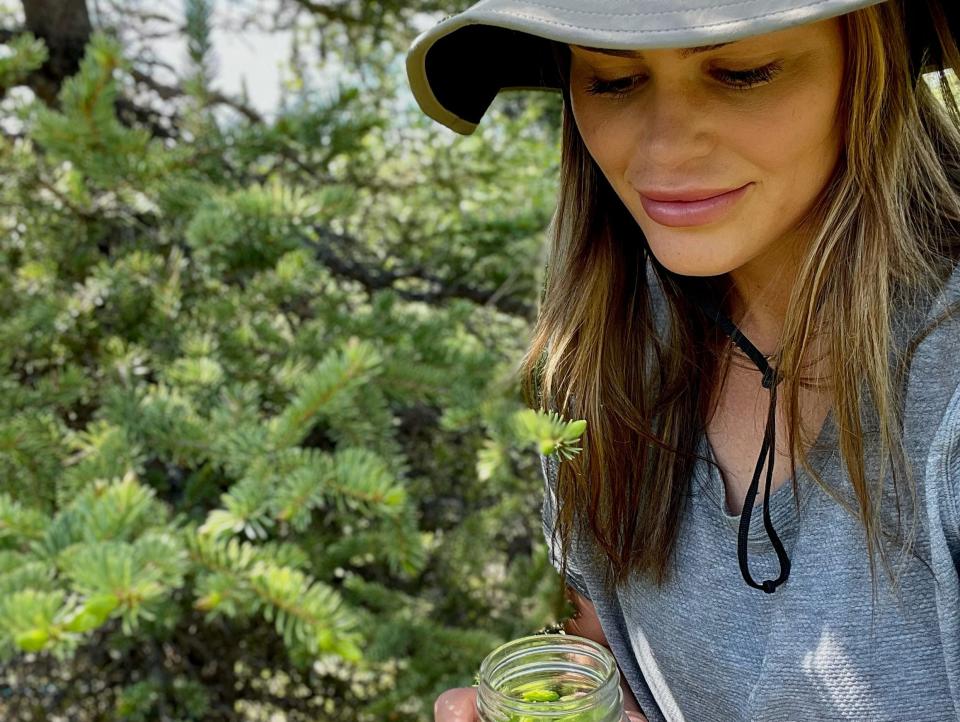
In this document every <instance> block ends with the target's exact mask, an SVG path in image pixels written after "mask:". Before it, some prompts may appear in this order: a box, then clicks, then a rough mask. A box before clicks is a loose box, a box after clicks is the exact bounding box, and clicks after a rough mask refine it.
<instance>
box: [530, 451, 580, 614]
mask: <svg viewBox="0 0 960 722" xmlns="http://www.w3.org/2000/svg"><path fill="white" fill-rule="evenodd" d="M557 463H558V462H557V459H556V457H555V456H552V455H551V456H546V455H544V454H540V468H541V469H542V471H543V482H544V483H543V506H542V507H541V518H542V521H543V536H544V539H545V540H546V542H547V554H548V556H549V558H550V563H551V564H553V566H554V568H556V570H557V571H558V572H559V571H560V538H559V535H558V536H557V540H556V543H555V545H554V544H551V536H552V534H553V526H554V523H555V521H556V515H557V512H556V509H557V500H556V493H555V488H556V483H557ZM575 547H576V540H575V539H572V540H571V544H570V550H569V559H568V560H567V577H566V580H565V581H566V583H567V584H569V585H570V586H571V587H573V588H574V589H576V590H577V591H578V592H580V594H582V595H583V596H585V597H586V598H587V599H592V598H591V596H590V590H589V589H588V588H587V583H586V580H585V579H584V577H583V573H582V572H581V570H580V566H579V563H578V561H577V557H576V554H575V553H574V551H575Z"/></svg>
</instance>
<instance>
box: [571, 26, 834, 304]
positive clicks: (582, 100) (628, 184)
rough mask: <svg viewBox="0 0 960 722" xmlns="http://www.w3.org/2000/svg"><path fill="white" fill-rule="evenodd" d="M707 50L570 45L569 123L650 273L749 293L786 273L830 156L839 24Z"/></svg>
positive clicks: (825, 175)
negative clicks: (655, 267) (702, 279)
mask: <svg viewBox="0 0 960 722" xmlns="http://www.w3.org/2000/svg"><path fill="white" fill-rule="evenodd" d="M707 48H708V49H700V50H699V52H692V51H691V50H681V49H657V50H645V51H642V54H639V55H637V57H616V56H611V55H606V54H601V53H599V52H595V51H589V50H586V49H584V48H580V47H578V46H571V67H570V97H571V105H572V110H573V113H574V117H575V118H576V122H577V126H578V128H579V130H580V133H581V135H582V137H583V140H584V142H585V143H586V146H587V148H588V150H589V152H590V153H591V155H592V156H593V158H594V160H595V161H596V163H597V165H598V166H599V168H600V170H601V171H602V172H603V174H604V176H606V178H607V180H608V182H609V183H610V184H611V186H612V187H613V189H614V191H616V193H617V195H618V196H619V197H620V198H621V200H622V201H623V203H624V204H625V205H626V207H627V208H628V209H629V211H630V212H631V213H632V214H633V217H634V218H635V219H636V220H637V223H638V224H639V225H640V228H641V229H642V230H643V232H644V235H645V236H646V238H647V241H648V243H649V245H650V249H651V251H652V252H653V254H654V255H655V256H656V257H657V259H658V260H659V261H660V262H661V263H662V264H663V265H664V266H666V267H667V268H668V269H669V270H671V271H673V272H675V273H679V274H683V275H688V276H716V275H720V274H723V273H732V275H733V277H734V279H735V280H736V281H737V282H738V283H737V285H738V286H744V285H746V286H747V287H753V288H755V289H757V290H759V289H761V288H763V287H764V286H766V284H767V283H768V282H769V280H770V279H769V275H770V274H775V273H777V271H778V269H783V268H784V263H786V264H788V267H789V263H790V262H791V259H793V260H796V256H795V255H792V254H791V250H792V251H793V252H794V253H795V252H796V251H797V250H798V248H799V246H800V244H801V243H802V240H803V239H802V238H801V235H802V232H801V231H800V230H798V229H797V225H798V223H799V222H800V221H801V219H802V217H803V216H804V214H805V213H806V212H807V211H808V210H809V209H810V208H811V206H812V205H813V204H814V202H815V200H816V198H817V196H818V194H819V193H820V191H821V190H822V189H823V187H824V185H825V184H826V183H827V181H828V179H829V177H830V175H831V172H832V171H833V169H834V167H835V165H836V162H837V159H838V157H839V153H840V149H841V143H842V125H841V123H840V122H839V120H838V117H837V114H838V113H837V111H838V103H839V100H840V94H841V84H842V79H843V72H844V40H843V31H842V25H841V22H840V20H839V19H838V18H831V19H829V20H824V21H820V22H815V23H810V24H807V25H803V26H799V27H796V28H790V29H787V30H782V31H778V32H774V33H768V34H765V35H757V36H754V37H750V38H745V39H743V40H739V41H734V42H732V43H729V44H725V45H724V46H723V47H717V46H707ZM591 90H593V91H599V94H594V93H591V92H590V91H591ZM618 92H619V93H622V97H616V95H615V94H616V93H618ZM740 188H742V190H740V191H737V192H736V193H732V194H730V195H727V196H725V197H722V198H715V199H713V200H712V201H706V202H700V203H695V202H683V200H684V199H687V200H689V199H690V198H691V197H692V198H703V197H705V196H711V195H714V194H717V193H721V192H723V191H731V190H733V189H740ZM678 194H679V196H680V198H679V202H678V198H677V196H678ZM781 280H782V279H781ZM741 290H747V289H746V288H742V289H741ZM745 297H746V296H745Z"/></svg>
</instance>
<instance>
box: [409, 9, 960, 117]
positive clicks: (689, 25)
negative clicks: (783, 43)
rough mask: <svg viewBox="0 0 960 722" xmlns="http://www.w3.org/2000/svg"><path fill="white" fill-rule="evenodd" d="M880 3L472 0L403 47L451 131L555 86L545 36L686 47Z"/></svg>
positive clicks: (431, 106)
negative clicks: (503, 96)
mask: <svg viewBox="0 0 960 722" xmlns="http://www.w3.org/2000/svg"><path fill="white" fill-rule="evenodd" d="M911 1H912V2H915V1H916V0H911ZM880 2H884V0H739V1H736V0H733V1H728V2H726V3H722V4H720V3H717V2H716V0H686V2H683V3H678V2H677V1H676V0H647V1H646V2H643V3H634V7H633V8H631V11H630V12H623V11H620V12H610V5H609V3H606V4H603V5H605V8H604V7H597V8H596V9H587V8H588V7H589V6H588V5H587V3H584V2H583V0H542V1H541V0H523V1H522V2H518V1H517V0H480V2H477V3H476V4H474V5H472V6H471V7H470V8H468V9H467V10H465V11H463V12H461V13H458V14H456V15H451V16H448V17H446V18H444V19H443V20H441V21H440V22H438V23H437V24H436V25H434V26H433V27H431V28H429V29H427V30H425V31H424V32H422V33H421V34H420V35H419V36H417V38H416V39H415V40H414V41H413V43H412V45H411V46H410V49H409V51H408V53H407V58H406V71H407V79H408V82H409V84H410V89H411V90H412V92H413V95H414V98H415V99H416V101H417V103H418V104H419V106H420V108H421V110H423V112H424V113H425V114H426V115H428V116H429V117H431V118H433V119H434V120H436V121H438V122H439V123H442V124H443V125H445V126H447V127H448V128H450V129H451V130H454V131H456V132H457V133H460V134H462V135H470V134H472V133H473V132H474V131H475V130H476V128H477V126H478V124H479V123H480V120H481V118H483V116H484V114H485V113H486V112H487V109H488V108H489V107H490V104H491V103H492V102H493V100H494V98H496V96H497V95H498V94H499V93H500V91H503V90H549V89H559V88H560V78H559V76H558V74H557V69H556V65H555V61H554V56H553V52H552V46H553V44H554V43H558V42H559V43H565V44H566V43H570V44H577V45H585V46H590V47H602V48H633V49H642V48H676V47H692V46H696V45H705V44H712V43H719V42H727V41H731V40H737V39H740V38H744V37H748V36H751V35H758V34H761V33H767V32H773V31H776V30H784V29H786V28H789V27H794V26H796V25H803V24H806V23H810V22H814V21H817V20H824V19H826V18H830V17H835V16H837V15H843V14H845V13H848V12H852V11H854V10H859V9H860V8H864V7H867V6H869V5H875V4H878V3H880ZM956 4H957V3H956V0H948V2H947V3H944V5H946V6H947V7H946V8H945V10H946V11H947V12H948V13H949V14H951V18H950V19H951V22H952V23H953V25H954V27H956V26H957V25H960V8H956V7H954V5H956ZM597 5H598V6H600V5H602V4H601V3H597ZM641 8H642V9H641ZM911 11H912V8H911ZM955 37H956V34H955ZM914 50H915V52H919V49H917V48H915V49H914Z"/></svg>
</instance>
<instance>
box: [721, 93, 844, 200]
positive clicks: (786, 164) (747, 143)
mask: <svg viewBox="0 0 960 722" xmlns="http://www.w3.org/2000/svg"><path fill="white" fill-rule="evenodd" d="M839 94H840V88H839V82H836V83H826V84H824V85H820V86H819V87H816V86H814V87H808V88H805V89H802V90H801V91H800V92H795V93H791V94H790V96H789V97H785V98H781V99H779V101H778V102H777V103H776V104H772V105H771V106H770V110H769V112H766V113H762V114H761V116H762V117H761V116H757V119H758V120H760V122H759V123H752V124H750V123H747V124H744V126H742V127H749V132H747V133H738V138H739V141H738V144H739V146H740V148H741V149H742V153H743V155H744V157H746V158H747V159H749V160H750V161H751V163H752V164H753V165H755V166H756V167H757V168H759V169H760V170H761V172H762V173H763V175H764V179H763V180H764V184H765V185H766V189H765V190H766V192H767V193H768V194H769V196H768V197H769V200H770V202H771V206H772V210H773V211H774V212H783V211H784V210H786V209H788V208H790V209H796V208H797V207H798V206H802V207H804V209H805V208H806V207H808V206H809V205H811V204H812V203H813V202H814V200H815V199H816V196H817V194H818V193H819V192H820V191H821V190H822V188H823V186H824V185H825V184H826V183H827V181H828V179H829V176H830V174H831V172H832V171H833V168H834V166H835V165H836V162H837V158H838V155H839V152H840V149H841V143H842V134H841V132H840V124H839V122H838V121H837V111H838V102H839Z"/></svg>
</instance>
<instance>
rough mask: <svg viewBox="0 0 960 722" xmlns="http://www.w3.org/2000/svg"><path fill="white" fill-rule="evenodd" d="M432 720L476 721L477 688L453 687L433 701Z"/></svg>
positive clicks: (447, 721)
mask: <svg viewBox="0 0 960 722" xmlns="http://www.w3.org/2000/svg"><path fill="white" fill-rule="evenodd" d="M433 719H434V722H478V720H477V688H476V687H454V688H453V689H448V690H447V691H446V692H442V693H441V694H440V696H439V697H437V701H436V702H434V703H433Z"/></svg>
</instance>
